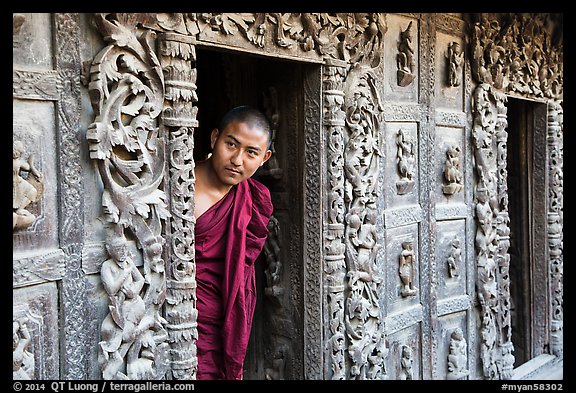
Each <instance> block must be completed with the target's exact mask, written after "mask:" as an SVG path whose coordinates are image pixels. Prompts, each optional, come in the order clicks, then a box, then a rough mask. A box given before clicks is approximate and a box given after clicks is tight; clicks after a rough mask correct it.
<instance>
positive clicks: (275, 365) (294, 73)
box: [194, 48, 306, 380]
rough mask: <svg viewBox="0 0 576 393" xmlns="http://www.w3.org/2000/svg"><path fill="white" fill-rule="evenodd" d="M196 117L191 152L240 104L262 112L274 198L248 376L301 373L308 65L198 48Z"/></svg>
mask: <svg viewBox="0 0 576 393" xmlns="http://www.w3.org/2000/svg"><path fill="white" fill-rule="evenodd" d="M196 67H197V72H198V78H197V86H198V90H197V92H198V100H199V101H198V103H197V105H198V121H199V126H198V128H197V130H196V131H195V135H194V138H195V142H194V159H195V160H202V159H205V158H206V157H207V155H208V154H209V152H210V133H211V131H212V130H213V129H214V128H215V127H218V125H219V122H220V119H221V118H222V116H223V115H224V114H225V113H226V112H227V111H228V110H229V109H231V108H233V107H235V106H238V105H250V106H254V107H256V108H258V109H260V110H261V111H262V112H263V113H265V114H266V115H267V117H268V119H269V121H270V122H271V124H272V128H273V130H274V134H275V136H274V142H273V146H272V149H273V152H274V154H273V156H272V158H271V159H270V160H269V161H268V162H267V163H266V165H264V166H263V167H262V168H260V169H259V170H258V172H257V173H256V175H255V178H256V179H258V180H260V181H261V182H263V183H264V184H266V186H268V188H269V189H270V191H271V194H272V201H273V203H274V213H273V217H274V219H273V220H271V221H272V224H274V223H276V224H277V225H276V226H275V225H272V224H271V225H270V226H269V228H270V235H269V237H268V241H267V245H266V246H265V249H264V251H263V253H262V255H261V256H260V258H259V260H258V261H257V262H256V265H255V267H256V274H257V303H256V312H255V316H254V322H253V325H252V335H251V338H250V343H249V348H248V353H247V355H246V359H245V371H244V379H261V380H262V379H301V378H302V375H303V369H302V348H303V338H302V331H303V328H302V324H303V321H302V315H303V313H302V305H301V300H300V299H301V298H302V295H301V292H302V289H301V282H302V280H301V276H302V265H303V263H302V258H303V256H302V251H301V244H302V243H303V241H302V230H301V229H302V223H303V217H302V216H303V213H302V206H303V202H302V201H303V197H302V195H303V193H302V177H303V175H302V173H303V160H302V157H303V156H304V155H303V153H302V149H303V124H304V121H303V117H304V105H303V93H302V92H303V88H302V87H303V82H302V81H303V69H304V67H306V65H305V64H300V63H295V62H288V61H282V60H277V59H270V58H264V57H259V56H254V55H249V54H238V53H233V52H227V51H223V50H216V49H211V48H197V62H196Z"/></svg>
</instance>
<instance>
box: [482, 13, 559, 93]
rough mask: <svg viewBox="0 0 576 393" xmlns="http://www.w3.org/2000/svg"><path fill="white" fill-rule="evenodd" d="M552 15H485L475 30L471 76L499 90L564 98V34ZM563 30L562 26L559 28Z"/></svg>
mask: <svg viewBox="0 0 576 393" xmlns="http://www.w3.org/2000/svg"><path fill="white" fill-rule="evenodd" d="M551 22H552V21H551V20H550V15H549V14H544V13H536V14H527V13H522V14H507V15H506V16H505V17H503V18H502V19H500V20H499V19H497V18H496V17H495V16H493V15H486V14H482V18H481V20H479V21H477V22H476V23H475V24H474V26H473V30H472V39H471V47H472V59H471V66H472V75H473V76H474V78H475V79H476V81H478V82H480V83H487V84H489V85H492V86H494V87H495V88H497V89H501V90H505V91H512V92H515V93H520V94H523V95H530V96H534V97H546V98H559V97H561V96H562V94H563V83H564V76H563V72H564V70H563V61H564V59H563V56H564V45H563V39H562V33H561V32H556V31H553V30H552V27H551V26H554V25H553V23H551ZM559 29H562V25H560V26H559Z"/></svg>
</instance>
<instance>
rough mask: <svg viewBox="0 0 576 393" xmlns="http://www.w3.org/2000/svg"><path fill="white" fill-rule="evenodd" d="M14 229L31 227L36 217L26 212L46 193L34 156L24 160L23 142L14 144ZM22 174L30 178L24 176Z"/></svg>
mask: <svg viewBox="0 0 576 393" xmlns="http://www.w3.org/2000/svg"><path fill="white" fill-rule="evenodd" d="M12 148H13V150H12V208H13V213H12V223H13V224H12V229H13V230H16V229H23V228H26V227H28V226H30V225H31V224H32V223H33V222H34V220H35V219H36V216H35V215H34V214H32V213H30V212H29V211H28V210H26V207H27V206H28V205H29V204H30V203H32V202H38V201H39V200H40V197H41V196H42V193H43V192H44V183H43V176H42V174H41V173H40V172H39V171H38V170H37V169H36V167H35V166H34V161H33V157H32V155H29V156H28V160H27V161H26V160H24V158H23V157H22V154H23V153H24V144H23V143H22V142H21V141H14V142H13V143H12ZM22 172H24V173H28V174H29V176H23V175H22Z"/></svg>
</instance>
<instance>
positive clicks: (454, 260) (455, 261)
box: [448, 238, 462, 278]
mask: <svg viewBox="0 0 576 393" xmlns="http://www.w3.org/2000/svg"><path fill="white" fill-rule="evenodd" d="M451 245H452V250H451V253H450V256H449V257H448V275H449V276H450V277H451V278H454V277H458V276H460V269H459V266H460V258H461V255H462V250H461V249H460V240H459V239H458V238H454V239H453V240H452V242H451Z"/></svg>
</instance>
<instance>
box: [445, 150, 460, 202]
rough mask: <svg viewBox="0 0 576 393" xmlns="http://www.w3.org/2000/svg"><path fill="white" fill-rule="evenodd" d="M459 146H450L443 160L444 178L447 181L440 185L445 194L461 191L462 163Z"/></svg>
mask: <svg viewBox="0 0 576 393" xmlns="http://www.w3.org/2000/svg"><path fill="white" fill-rule="evenodd" d="M460 155H461V149H460V146H451V147H449V148H448V150H447V151H446V161H445V162H444V179H445V180H446V181H447V182H448V184H445V185H444V186H442V192H443V193H444V194H447V195H452V194H454V193H457V192H460V191H462V164H461V160H460Z"/></svg>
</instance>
